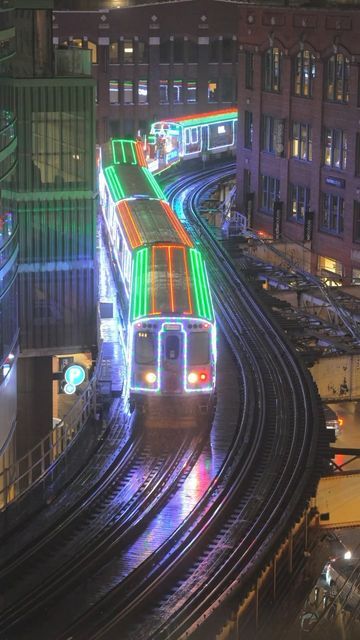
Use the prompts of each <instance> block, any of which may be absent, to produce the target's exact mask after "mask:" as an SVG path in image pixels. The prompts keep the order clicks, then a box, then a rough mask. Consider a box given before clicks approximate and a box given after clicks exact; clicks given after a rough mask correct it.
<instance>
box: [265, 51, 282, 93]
mask: <svg viewBox="0 0 360 640" xmlns="http://www.w3.org/2000/svg"><path fill="white" fill-rule="evenodd" d="M281 56H282V53H281V51H280V49H278V48H277V47H273V48H272V49H268V50H267V51H266V53H265V55H264V58H263V89H264V90H265V91H277V92H278V91H280V74H281Z"/></svg>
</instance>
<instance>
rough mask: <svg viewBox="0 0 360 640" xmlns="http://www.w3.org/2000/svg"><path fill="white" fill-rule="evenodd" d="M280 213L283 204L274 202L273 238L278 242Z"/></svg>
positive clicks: (280, 225)
mask: <svg viewBox="0 0 360 640" xmlns="http://www.w3.org/2000/svg"><path fill="white" fill-rule="evenodd" d="M282 213H283V203H282V202H281V201H280V200H275V202H274V205H273V238H274V240H280V238H281V232H282Z"/></svg>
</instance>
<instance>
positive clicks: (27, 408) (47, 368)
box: [16, 356, 52, 459]
mask: <svg viewBox="0 0 360 640" xmlns="http://www.w3.org/2000/svg"><path fill="white" fill-rule="evenodd" d="M51 429H52V358H51V356H44V357H33V358H21V357H20V358H19V360H18V417H17V427H16V447H17V458H18V459H19V458H21V456H23V455H25V454H26V453H27V452H28V451H29V450H30V449H32V448H33V447H34V446H35V445H36V444H37V443H38V442H39V441H40V440H41V439H42V438H43V437H44V436H45V435H46V434H47V433H49V431H51Z"/></svg>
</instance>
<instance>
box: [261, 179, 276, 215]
mask: <svg viewBox="0 0 360 640" xmlns="http://www.w3.org/2000/svg"><path fill="white" fill-rule="evenodd" d="M260 189H261V192H260V196H261V198H260V206H261V209H262V210H263V211H266V212H267V213H272V212H273V206H274V202H275V200H279V198H280V180H278V178H273V177H272V176H260Z"/></svg>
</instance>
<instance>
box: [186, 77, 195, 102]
mask: <svg viewBox="0 0 360 640" xmlns="http://www.w3.org/2000/svg"><path fill="white" fill-rule="evenodd" d="M186 98H187V100H186V101H187V102H197V81H196V80H189V81H188V83H187V91H186Z"/></svg>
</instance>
